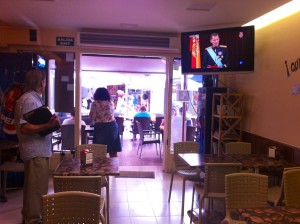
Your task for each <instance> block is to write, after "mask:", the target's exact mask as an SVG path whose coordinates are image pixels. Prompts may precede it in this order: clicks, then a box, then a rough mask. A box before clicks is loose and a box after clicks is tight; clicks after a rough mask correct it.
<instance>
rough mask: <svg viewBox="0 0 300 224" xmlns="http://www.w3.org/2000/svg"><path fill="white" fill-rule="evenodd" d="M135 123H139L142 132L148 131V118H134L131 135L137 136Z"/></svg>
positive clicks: (137, 131)
mask: <svg viewBox="0 0 300 224" xmlns="http://www.w3.org/2000/svg"><path fill="white" fill-rule="evenodd" d="M136 121H138V122H140V123H141V126H142V130H150V118H148V117H135V118H134V119H133V134H139V130H138V127H137V124H136Z"/></svg>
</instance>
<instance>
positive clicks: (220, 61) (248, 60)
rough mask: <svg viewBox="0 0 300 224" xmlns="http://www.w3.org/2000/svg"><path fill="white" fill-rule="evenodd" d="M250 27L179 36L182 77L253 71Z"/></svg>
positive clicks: (252, 35)
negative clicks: (184, 75) (185, 75)
mask: <svg viewBox="0 0 300 224" xmlns="http://www.w3.org/2000/svg"><path fill="white" fill-rule="evenodd" d="M254 34H255V30H254V26H244V27H230V28H221V29H212V30H202V31H193V32H184V33H181V67H182V74H199V75H206V74H208V75H209V74H215V75H218V74H232V73H245V72H253V71H254Z"/></svg>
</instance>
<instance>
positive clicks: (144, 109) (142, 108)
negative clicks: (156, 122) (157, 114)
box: [133, 105, 151, 119]
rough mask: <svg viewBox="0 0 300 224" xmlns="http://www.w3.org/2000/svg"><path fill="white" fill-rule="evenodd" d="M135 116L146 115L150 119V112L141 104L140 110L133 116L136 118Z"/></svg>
mask: <svg viewBox="0 0 300 224" xmlns="http://www.w3.org/2000/svg"><path fill="white" fill-rule="evenodd" d="M136 117H148V118H150V119H151V116H150V114H149V113H148V112H147V111H146V107H145V106H143V105H142V106H141V108H140V111H139V112H137V113H136V114H135V115H134V117H133V118H136Z"/></svg>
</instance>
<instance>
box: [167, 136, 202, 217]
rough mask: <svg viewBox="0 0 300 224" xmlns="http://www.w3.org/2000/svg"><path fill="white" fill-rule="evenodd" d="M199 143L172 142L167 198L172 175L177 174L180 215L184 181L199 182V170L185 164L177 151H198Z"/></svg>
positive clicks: (183, 195)
mask: <svg viewBox="0 0 300 224" xmlns="http://www.w3.org/2000/svg"><path fill="white" fill-rule="evenodd" d="M199 152H200V144H199V143H198V142H176V143H174V157H173V161H174V170H173V172H172V176H171V182H170V189H169V198H168V202H170V200H171V193H172V187H173V179H174V175H175V174H178V175H179V176H180V177H181V178H182V179H183V183H182V203H181V216H182V217H183V216H184V200H185V183H186V181H192V182H200V181H201V178H200V170H196V169H193V168H191V167H189V166H187V165H186V164H185V163H184V162H183V161H182V160H181V159H180V158H179V156H178V154H179V153H199Z"/></svg>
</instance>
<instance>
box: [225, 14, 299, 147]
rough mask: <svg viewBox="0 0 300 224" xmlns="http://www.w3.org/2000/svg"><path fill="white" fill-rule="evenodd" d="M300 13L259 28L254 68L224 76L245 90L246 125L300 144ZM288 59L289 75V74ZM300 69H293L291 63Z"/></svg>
mask: <svg viewBox="0 0 300 224" xmlns="http://www.w3.org/2000/svg"><path fill="white" fill-rule="evenodd" d="M299 21H300V13H297V14H295V15H293V16H290V17H288V18H286V19H284V20H281V21H279V22H276V23H274V24H272V25H270V26H267V27H265V28H262V29H260V30H257V31H256V33H255V35H256V37H255V45H256V46H255V72H254V73H252V74H240V75H231V76H227V77H223V78H225V79H226V81H227V84H228V85H229V86H231V87H232V88H233V89H236V90H237V91H239V92H242V93H244V94H245V114H244V118H243V129H244V130H245V131H247V132H250V133H253V134H256V135H259V136H262V137H265V138H269V139H272V140H275V141H278V142H281V143H285V144H288V145H292V146H295V147H300V140H299V133H300V116H299V114H300V88H299V91H298V93H296V94H295V93H294V94H293V88H294V87H296V86H297V85H299V86H300V29H299ZM286 61H287V65H288V69H289V72H290V77H288V76H287V68H286V64H285V62H286ZM293 62H296V63H295V65H296V66H298V69H297V70H296V71H294V72H291V64H292V63H293Z"/></svg>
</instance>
